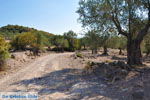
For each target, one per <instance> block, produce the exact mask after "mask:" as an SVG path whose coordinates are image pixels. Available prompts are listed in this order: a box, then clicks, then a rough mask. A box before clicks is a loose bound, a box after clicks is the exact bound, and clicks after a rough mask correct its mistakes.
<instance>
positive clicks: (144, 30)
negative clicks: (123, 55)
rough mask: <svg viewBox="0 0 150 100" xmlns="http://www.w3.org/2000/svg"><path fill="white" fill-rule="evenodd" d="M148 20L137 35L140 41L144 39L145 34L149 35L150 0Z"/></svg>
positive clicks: (149, 3)
mask: <svg viewBox="0 0 150 100" xmlns="http://www.w3.org/2000/svg"><path fill="white" fill-rule="evenodd" d="M147 9H148V22H147V24H146V25H145V27H144V28H143V29H142V30H141V31H140V32H139V33H138V36H137V38H136V39H137V40H138V41H140V42H141V41H142V40H143V38H144V36H145V35H147V34H148V33H149V32H148V31H149V29H150V2H149V1H148V7H147Z"/></svg>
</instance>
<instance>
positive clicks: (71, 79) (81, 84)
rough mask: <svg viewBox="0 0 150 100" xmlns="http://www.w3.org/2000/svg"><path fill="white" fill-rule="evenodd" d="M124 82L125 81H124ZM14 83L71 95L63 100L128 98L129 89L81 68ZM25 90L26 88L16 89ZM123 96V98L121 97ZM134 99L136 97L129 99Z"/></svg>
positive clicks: (40, 91) (43, 91) (37, 89)
mask: <svg viewBox="0 0 150 100" xmlns="http://www.w3.org/2000/svg"><path fill="white" fill-rule="evenodd" d="M122 84H124V83H122ZM12 85H19V86H22V85H23V86H25V87H28V86H29V85H33V86H40V87H41V88H36V87H32V88H29V89H28V91H32V90H34V91H36V92H38V93H39V94H40V95H41V96H42V95H50V94H53V93H64V94H66V95H69V97H68V99H66V98H65V99H61V100H81V99H83V100H87V99H88V98H93V97H95V99H94V100H126V99H124V98H123V96H124V95H125V96H128V94H130V93H127V91H128V90H127V89H126V88H125V89H121V88H120V87H119V86H118V87H115V86H109V85H108V84H106V83H104V82H103V81H102V80H101V79H98V78H96V77H93V75H88V76H87V75H83V74H82V70H80V69H63V70H59V71H54V72H51V73H48V74H46V75H44V76H42V77H38V78H33V79H29V80H22V81H19V82H16V83H14V84H12ZM14 91H25V90H14ZM120 98H121V99H120ZM128 100H134V99H130V98H129V99H128Z"/></svg>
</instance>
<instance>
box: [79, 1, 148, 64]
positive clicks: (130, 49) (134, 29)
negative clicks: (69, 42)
mask: <svg viewBox="0 0 150 100" xmlns="http://www.w3.org/2000/svg"><path fill="white" fill-rule="evenodd" d="M77 12H78V13H79V15H80V18H79V20H80V21H81V23H82V24H83V26H84V27H95V26H96V27H97V28H99V27H104V28H110V27H109V26H112V28H114V30H117V32H118V34H121V35H124V36H125V37H126V38H127V58H128V61H127V62H128V64H129V65H141V64H142V54H141V48H140V44H141V42H142V40H143V38H144V36H145V35H146V34H148V31H149V27H150V0H80V2H79V9H78V11H77Z"/></svg>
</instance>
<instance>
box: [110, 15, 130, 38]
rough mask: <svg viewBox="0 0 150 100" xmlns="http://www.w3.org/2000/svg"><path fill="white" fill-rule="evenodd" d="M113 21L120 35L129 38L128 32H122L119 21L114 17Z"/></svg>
mask: <svg viewBox="0 0 150 100" xmlns="http://www.w3.org/2000/svg"><path fill="white" fill-rule="evenodd" d="M112 21H113V22H114V24H115V26H116V27H117V30H118V32H119V34H121V35H124V36H126V37H128V33H127V32H124V31H123V30H122V28H121V25H120V23H119V21H118V19H117V18H115V17H114V15H113V16H112Z"/></svg>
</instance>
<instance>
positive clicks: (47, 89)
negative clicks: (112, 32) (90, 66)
mask: <svg viewBox="0 0 150 100" xmlns="http://www.w3.org/2000/svg"><path fill="white" fill-rule="evenodd" d="M101 53H102V52H101V51H100V52H99V54H97V55H91V54H90V52H89V51H85V52H82V55H83V57H76V56H75V53H59V54H56V53H50V54H46V55H43V56H40V57H38V58H36V59H34V60H31V61H29V62H25V63H23V65H21V66H20V67H15V69H16V70H13V69H12V73H7V74H6V75H4V76H3V77H1V79H0V92H8V91H9V92H37V93H38V94H39V100H150V69H149V65H148V64H149V62H148V61H146V63H145V64H147V66H144V67H143V66H142V67H138V68H132V70H131V71H130V72H128V74H127V75H126V78H125V79H122V80H119V81H114V82H108V81H106V80H105V78H101V77H99V76H98V75H96V74H94V73H85V66H86V64H87V62H89V61H90V62H95V63H96V62H98V63H101V62H105V63H111V62H114V61H118V60H119V61H120V60H121V61H124V62H125V61H126V54H125V53H124V55H118V53H119V52H118V51H117V50H111V49H110V50H109V56H101ZM146 60H147V59H146Z"/></svg>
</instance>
